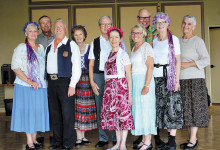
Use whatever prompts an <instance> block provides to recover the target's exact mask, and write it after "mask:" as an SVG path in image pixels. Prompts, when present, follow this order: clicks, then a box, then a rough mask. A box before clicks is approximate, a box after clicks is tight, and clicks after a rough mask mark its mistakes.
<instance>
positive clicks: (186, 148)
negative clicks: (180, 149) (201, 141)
mask: <svg viewBox="0 0 220 150" xmlns="http://www.w3.org/2000/svg"><path fill="white" fill-rule="evenodd" d="M188 144H191V145H193V146H188V145H186V147H185V148H184V149H185V150H192V149H194V148H195V147H196V146H197V144H198V140H196V143H195V144H193V143H191V142H190V141H189V143H188Z"/></svg>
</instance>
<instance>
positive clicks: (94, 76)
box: [89, 16, 127, 147]
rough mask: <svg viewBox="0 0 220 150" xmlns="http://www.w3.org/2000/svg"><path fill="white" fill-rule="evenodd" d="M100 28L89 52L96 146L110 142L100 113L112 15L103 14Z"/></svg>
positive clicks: (113, 133)
mask: <svg viewBox="0 0 220 150" xmlns="http://www.w3.org/2000/svg"><path fill="white" fill-rule="evenodd" d="M98 23H99V28H100V31H101V35H100V36H99V37H98V38H96V39H94V41H93V42H92V44H91V48H90V53H89V78H90V84H91V86H92V89H93V91H94V93H95V101H96V109H97V118H98V128H99V142H98V143H97V144H96V145H95V147H103V146H104V145H106V144H108V140H109V138H108V134H107V131H106V130H102V129H101V126H100V122H101V120H100V114H101V106H102V97H103V93H104V86H105V80H104V65H105V62H106V61H107V59H108V55H109V53H110V52H111V49H112V47H111V45H110V43H109V41H108V37H107V35H106V33H107V30H108V29H109V28H110V27H112V18H111V17H110V16H102V17H101V18H100V19H99V22H98ZM122 45H123V46H122V47H123V48H124V49H125V50H126V51H127V49H126V47H125V44H124V42H123V41H122ZM112 139H113V145H115V144H116V136H115V132H114V131H112Z"/></svg>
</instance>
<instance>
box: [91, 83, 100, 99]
mask: <svg viewBox="0 0 220 150" xmlns="http://www.w3.org/2000/svg"><path fill="white" fill-rule="evenodd" d="M91 86H92V90H93V92H94V93H95V95H97V96H99V91H98V89H99V87H98V85H97V84H96V83H95V82H92V83H91Z"/></svg>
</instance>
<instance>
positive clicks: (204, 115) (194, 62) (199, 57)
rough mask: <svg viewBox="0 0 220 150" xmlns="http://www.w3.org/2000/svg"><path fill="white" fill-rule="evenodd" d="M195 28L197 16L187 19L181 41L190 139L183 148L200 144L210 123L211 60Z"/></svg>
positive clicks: (184, 100)
mask: <svg viewBox="0 0 220 150" xmlns="http://www.w3.org/2000/svg"><path fill="white" fill-rule="evenodd" d="M195 27H196V18H195V17H194V16H192V15H186V16H184V17H183V21H182V27H181V28H182V32H183V36H182V37H181V38H180V39H179V40H180V49H181V60H182V63H181V72H180V85H181V96H182V100H183V115H184V125H185V126H187V127H188V132H189V139H188V141H187V142H186V143H183V144H181V145H180V148H182V149H193V148H195V147H196V146H197V144H198V140H197V137H196V134H197V131H198V127H207V126H208V123H209V116H208V102H207V101H208V100H207V90H206V84H205V72H204V68H205V67H206V66H208V65H209V63H210V57H209V54H208V52H207V49H206V46H205V43H204V41H203V40H202V39H201V38H200V37H198V36H196V35H194V34H193V31H194V30H195Z"/></svg>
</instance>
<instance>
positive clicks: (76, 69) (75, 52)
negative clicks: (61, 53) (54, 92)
mask: <svg viewBox="0 0 220 150" xmlns="http://www.w3.org/2000/svg"><path fill="white" fill-rule="evenodd" d="M67 41H68V38H67V37H66V36H65V38H64V39H63V40H62V41H61V42H60V43H59V44H58V45H57V48H56V51H55V52H54V41H53V42H51V47H50V51H49V53H48V56H47V73H48V74H58V66H57V54H58V53H57V51H58V48H59V47H60V46H61V45H62V44H64V45H66V43H67ZM70 48H71V52H72V57H71V62H72V76H71V81H70V84H69V86H71V87H74V88H75V87H76V84H77V82H78V81H79V79H80V76H81V60H80V51H79V47H78V45H77V44H76V43H75V42H74V41H71V42H70Z"/></svg>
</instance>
